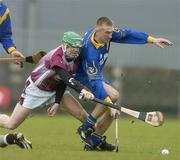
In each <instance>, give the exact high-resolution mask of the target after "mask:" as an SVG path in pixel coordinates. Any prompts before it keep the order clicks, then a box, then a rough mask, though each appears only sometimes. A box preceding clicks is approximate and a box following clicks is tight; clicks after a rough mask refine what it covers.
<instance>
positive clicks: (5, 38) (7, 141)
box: [0, 0, 32, 149]
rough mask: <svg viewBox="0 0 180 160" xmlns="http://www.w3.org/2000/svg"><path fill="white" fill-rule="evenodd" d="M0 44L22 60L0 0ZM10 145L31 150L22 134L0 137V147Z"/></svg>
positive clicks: (4, 7) (7, 14) (8, 18)
mask: <svg viewBox="0 0 180 160" xmlns="http://www.w3.org/2000/svg"><path fill="white" fill-rule="evenodd" d="M0 43H1V44H2V45H3V47H4V49H5V50H6V52H7V53H9V54H11V55H12V57H15V58H22V59H23V58H24V56H23V55H22V53H21V52H19V51H18V50H17V49H16V47H15V44H14V42H13V40H12V31H11V20H10V10H9V8H8V7H7V6H6V5H5V4H4V2H2V0H0ZM20 61H21V60H20V59H19V60H16V61H15V63H16V64H20ZM11 144H16V145H18V146H19V147H20V148H23V149H30V148H32V145H31V142H30V141H28V140H27V139H26V138H25V137H24V136H23V134H22V133H9V134H6V135H0V147H6V146H7V145H11Z"/></svg>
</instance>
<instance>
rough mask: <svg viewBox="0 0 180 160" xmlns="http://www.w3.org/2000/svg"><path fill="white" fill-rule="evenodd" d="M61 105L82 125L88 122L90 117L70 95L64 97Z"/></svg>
mask: <svg viewBox="0 0 180 160" xmlns="http://www.w3.org/2000/svg"><path fill="white" fill-rule="evenodd" d="M61 105H62V107H63V109H64V110H65V111H66V112H67V113H69V114H71V115H72V116H73V117H75V118H76V119H78V120H80V121H81V122H82V123H83V122H84V121H85V120H86V118H87V115H88V114H87V112H86V111H85V110H84V108H83V107H82V106H81V104H80V103H79V102H78V101H77V100H76V99H75V98H74V97H73V96H72V95H71V94H70V93H68V94H65V95H64V96H63V98H62V102H61Z"/></svg>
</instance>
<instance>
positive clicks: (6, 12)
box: [0, 8, 10, 25]
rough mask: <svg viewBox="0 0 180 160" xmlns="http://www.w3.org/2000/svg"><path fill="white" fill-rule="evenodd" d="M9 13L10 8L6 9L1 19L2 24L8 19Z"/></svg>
mask: <svg viewBox="0 0 180 160" xmlns="http://www.w3.org/2000/svg"><path fill="white" fill-rule="evenodd" d="M9 13H10V10H9V8H7V9H6V11H5V12H4V14H3V16H2V17H1V19H0V25H1V24H2V23H3V22H4V21H5V20H6V18H7V16H8V15H9Z"/></svg>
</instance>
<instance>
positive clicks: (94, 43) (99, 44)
mask: <svg viewBox="0 0 180 160" xmlns="http://www.w3.org/2000/svg"><path fill="white" fill-rule="evenodd" d="M94 35H95V32H94V33H93V34H92V36H91V42H92V44H93V45H94V46H95V47H96V49H99V48H100V47H103V46H104V43H98V42H96V41H95V40H94Z"/></svg>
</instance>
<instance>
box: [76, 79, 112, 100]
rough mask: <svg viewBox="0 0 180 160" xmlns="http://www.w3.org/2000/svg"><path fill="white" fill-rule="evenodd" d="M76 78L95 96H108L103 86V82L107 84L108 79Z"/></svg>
mask: <svg viewBox="0 0 180 160" xmlns="http://www.w3.org/2000/svg"><path fill="white" fill-rule="evenodd" d="M76 80H78V81H79V82H80V83H81V84H83V85H84V86H85V87H87V88H88V89H89V90H90V91H91V92H92V93H93V94H94V95H95V97H96V98H99V99H102V100H104V99H105V98H106V97H107V96H109V95H108V93H107V92H106V90H105V89H104V86H103V83H106V84H109V81H107V80H105V79H104V78H102V79H95V80H89V79H85V78H79V77H76Z"/></svg>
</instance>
